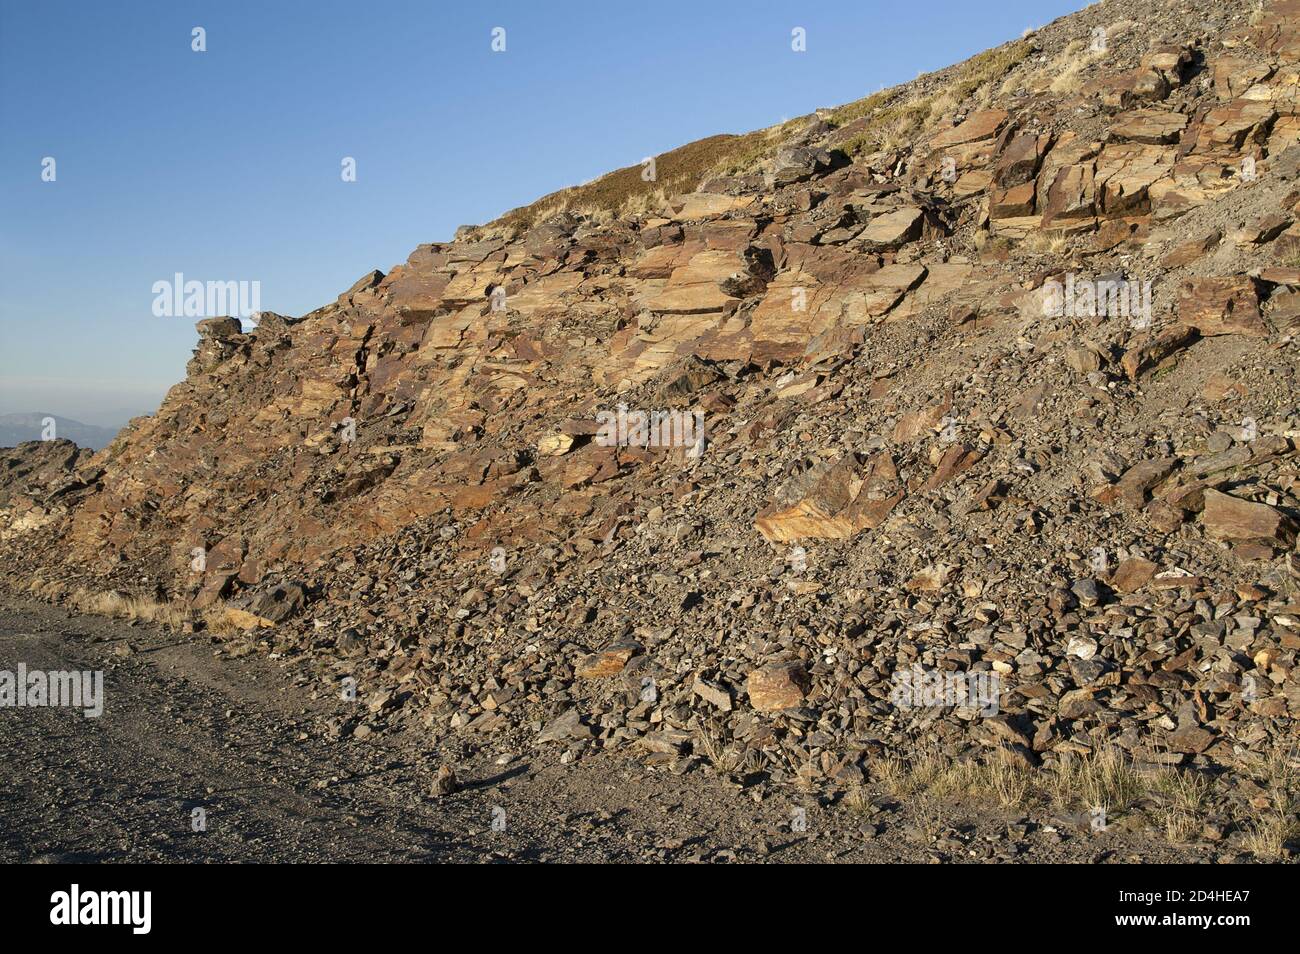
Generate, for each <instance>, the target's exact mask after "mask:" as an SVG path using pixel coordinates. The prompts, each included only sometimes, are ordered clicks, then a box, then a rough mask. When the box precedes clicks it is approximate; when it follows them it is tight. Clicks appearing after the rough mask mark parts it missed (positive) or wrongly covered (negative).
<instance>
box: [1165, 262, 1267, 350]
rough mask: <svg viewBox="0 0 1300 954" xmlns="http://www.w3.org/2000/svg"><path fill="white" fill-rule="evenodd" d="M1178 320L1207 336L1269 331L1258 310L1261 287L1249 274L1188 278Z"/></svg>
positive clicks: (1183, 287)
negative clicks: (1259, 287)
mask: <svg viewBox="0 0 1300 954" xmlns="http://www.w3.org/2000/svg"><path fill="white" fill-rule="evenodd" d="M1178 320H1179V321H1181V322H1182V323H1183V324H1186V325H1191V326H1192V327H1193V328H1195V329H1196V330H1197V331H1199V332H1200V333H1201V334H1202V335H1204V336H1207V337H1208V336H1211V335H1229V334H1237V335H1249V336H1252V337H1265V336H1267V335H1268V326H1267V325H1266V324H1264V319H1263V318H1262V317H1261V316H1260V312H1259V289H1258V287H1257V286H1256V284H1255V280H1254V279H1253V278H1251V277H1250V276H1249V275H1233V276H1230V277H1226V278H1194V279H1191V280H1190V281H1187V282H1185V283H1184V284H1183V286H1182V288H1181V289H1180V290H1179V295H1178Z"/></svg>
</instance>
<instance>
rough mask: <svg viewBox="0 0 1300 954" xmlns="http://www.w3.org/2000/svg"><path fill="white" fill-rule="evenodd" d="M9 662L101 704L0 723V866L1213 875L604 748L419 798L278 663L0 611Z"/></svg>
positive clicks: (467, 780)
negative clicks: (1100, 866) (1028, 868)
mask: <svg viewBox="0 0 1300 954" xmlns="http://www.w3.org/2000/svg"><path fill="white" fill-rule="evenodd" d="M20 663H21V664H24V665H25V666H26V668H27V670H28V671H29V672H30V671H33V670H78V671H82V670H85V671H96V670H100V671H102V672H103V680H104V682H103V698H104V708H103V713H102V715H101V716H99V717H98V718H87V717H85V716H84V715H83V713H82V712H81V711H79V710H73V709H69V708H0V751H3V753H4V758H3V759H0V861H5V862H23V861H86V862H122V861H145V862H155V861H172V862H274V861H306V862H317V861H321V862H323V861H377V862H416V861H419V862H428V861H463V862H483V861H488V862H491V861H709V862H719V861H722V862H727V861H751V862H752V861H805V862H806V861H827V860H835V861H853V860H858V861H936V860H937V861H995V860H1003V861H1009V860H1019V861H1118V862H1123V861H1131V860H1137V859H1139V858H1140V859H1142V860H1148V861H1152V860H1210V858H1209V857H1207V855H1206V854H1205V853H1204V849H1199V850H1198V849H1184V850H1182V851H1179V852H1176V851H1175V850H1174V849H1172V848H1170V847H1169V846H1167V845H1164V844H1162V843H1160V842H1158V841H1156V840H1153V839H1140V840H1137V841H1135V840H1134V836H1131V835H1129V836H1124V837H1123V838H1121V837H1120V836H1110V835H1104V836H1091V835H1089V834H1086V833H1078V832H1071V831H1068V830H1066V831H1062V830H1060V828H1059V826H1053V825H1041V824H1037V823H1036V822H1035V821H1034V820H1033V819H1026V818H1008V817H999V816H997V815H996V814H994V815H990V816H987V817H983V816H981V817H974V818H972V817H970V816H969V814H963V813H957V812H951V813H950V812H945V811H936V809H935V808H934V806H927V807H926V808H925V809H924V810H921V809H920V808H917V807H916V806H911V805H906V804H900V803H899V802H898V801H897V800H894V799H890V798H888V797H883V796H882V797H881V798H879V799H878V804H873V805H872V806H871V807H870V808H869V809H868V810H866V811H863V810H861V809H860V808H859V809H850V808H848V807H846V806H844V804H843V803H842V802H841V803H837V804H831V805H827V804H823V803H821V802H819V800H818V799H817V798H816V797H815V796H813V795H811V794H805V793H798V792H791V791H785V790H781V789H777V788H774V787H772V786H765V785H749V784H747V783H746V782H744V781H734V780H730V779H727V778H725V777H722V776H719V775H717V774H715V773H713V772H712V770H711V769H710V768H708V767H707V766H702V767H700V768H698V769H696V770H692V771H691V772H688V773H687V774H685V775H683V776H680V777H678V776H674V775H672V774H670V773H667V772H664V771H657V772H656V771H652V770H650V769H648V768H646V767H644V766H642V765H641V764H640V763H639V762H637V761H636V760H635V759H634V758H632V757H630V756H619V755H617V754H611V755H598V756H594V757H588V758H583V759H581V760H580V761H579V762H577V763H576V764H573V765H561V764H559V762H558V756H557V754H556V753H553V752H551V751H548V750H543V749H534V750H531V751H527V752H520V753H518V755H517V756H516V757H515V758H513V759H511V760H509V761H507V762H505V764H501V763H502V760H501V759H500V758H499V757H498V758H493V759H492V760H491V761H485V762H484V763H482V764H474V763H470V764H456V765H455V766H454V768H455V770H456V772H457V775H458V777H459V779H460V780H461V782H462V783H463V786H464V787H463V789H462V790H461V791H459V792H457V793H455V794H452V795H449V796H445V797H440V798H435V797H432V796H431V794H430V787H431V784H432V781H433V778H434V776H435V774H436V772H437V770H438V768H439V767H440V766H441V765H442V764H443V763H442V760H441V758H440V754H439V753H438V752H437V751H436V750H435V749H434V747H433V746H432V745H429V744H427V743H426V742H425V741H424V740H422V739H420V738H419V737H418V733H413V732H410V731H407V732H404V733H394V734H384V735H380V736H373V737H370V738H368V739H355V738H342V739H339V738H334V737H333V735H332V734H331V733H330V732H329V731H328V723H329V720H330V719H331V718H333V717H336V716H337V715H338V714H339V711H340V707H341V706H343V705H345V703H343V702H341V701H340V700H338V699H337V698H336V697H335V696H333V695H332V694H330V693H326V692H311V691H309V689H308V688H307V687H305V686H303V685H302V681H303V680H302V678H301V676H300V675H298V674H296V673H295V671H294V670H293V668H292V667H291V666H290V665H289V664H288V663H286V662H284V661H277V660H272V659H267V658H263V657H246V658H241V659H230V658H226V657H224V656H218V655H216V654H215V653H214V646H213V644H212V643H211V642H210V641H209V640H207V639H206V638H204V637H199V636H190V635H185V636H178V635H176V634H170V633H167V632H164V631H162V630H159V629H157V628H155V627H150V626H142V625H130V624H127V623H124V622H121V621H117V620H107V619H103V618H99V617H87V616H75V615H72V614H70V613H68V612H65V611H64V610H61V609H56V608H51V607H49V606H46V605H44V604H38V603H30V602H25V601H15V600H7V601H6V602H5V604H4V608H2V609H0V672H5V671H8V672H16V671H17V667H18V665H19V664H20ZM295 676H296V678H295ZM196 810H198V811H196ZM1020 824H1024V825H1025V827H1026V829H1027V831H1022V830H1020V829H1019V827H1018V825H1020ZM196 828H197V829H199V830H195V829H196ZM1053 828H1055V829H1056V830H1052V829H1053ZM1125 839H1127V840H1125Z"/></svg>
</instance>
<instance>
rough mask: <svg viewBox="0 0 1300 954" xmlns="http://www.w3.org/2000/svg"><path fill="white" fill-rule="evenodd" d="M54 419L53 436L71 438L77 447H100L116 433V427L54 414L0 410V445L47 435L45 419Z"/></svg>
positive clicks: (32, 439)
mask: <svg viewBox="0 0 1300 954" xmlns="http://www.w3.org/2000/svg"><path fill="white" fill-rule="evenodd" d="M51 418H52V419H53V420H54V433H53V436H54V437H56V438H61V439H63V440H68V441H72V442H73V443H75V444H77V445H78V446H79V447H90V448H92V449H94V450H99V449H100V448H102V447H105V446H106V445H107V444H108V443H109V441H111V440H112V439H113V438H114V437H116V436H117V432H118V428H114V427H99V426H97V425H95V424H82V423H81V422H80V421H74V420H72V419H71V418H67V417H59V416H58V415H57V414H42V413H40V412H34V413H30V414H0V447H16V446H17V445H19V444H21V443H22V442H23V441H39V440H41V439H42V438H43V437H45V436H46V432H45V422H46V420H47V419H51Z"/></svg>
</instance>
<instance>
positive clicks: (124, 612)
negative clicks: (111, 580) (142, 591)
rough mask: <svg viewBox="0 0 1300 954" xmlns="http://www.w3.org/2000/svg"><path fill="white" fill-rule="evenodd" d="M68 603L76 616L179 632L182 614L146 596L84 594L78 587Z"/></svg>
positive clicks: (175, 607)
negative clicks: (134, 621)
mask: <svg viewBox="0 0 1300 954" xmlns="http://www.w3.org/2000/svg"><path fill="white" fill-rule="evenodd" d="M67 601H68V602H69V603H70V604H71V605H72V606H73V607H75V608H76V609H77V610H78V611H79V612H82V613H89V614H90V615H92V616H109V617H112V618H114V619H127V620H138V621H140V622H142V623H154V624H156V625H159V626H163V627H165V628H167V629H180V628H181V625H182V624H183V623H184V622H185V611H184V609H183V608H182V607H180V606H179V605H177V604H175V603H162V602H159V601H158V600H156V599H153V598H151V597H147V596H132V595H129V594H126V593H120V592H118V591H117V590H96V591H91V590H87V589H86V588H85V587H78V588H77V589H75V590H73V591H72V593H71V594H70V595H69V596H68V598H67Z"/></svg>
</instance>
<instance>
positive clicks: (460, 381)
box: [0, 0, 1300, 782]
mask: <svg viewBox="0 0 1300 954" xmlns="http://www.w3.org/2000/svg"><path fill="white" fill-rule="evenodd" d="M1128 6H1131V7H1133V10H1134V11H1135V13H1134V17H1135V18H1136V19H1138V20H1139V22H1143V23H1153V24H1160V29H1162V30H1165V31H1166V35H1164V36H1156V37H1152V36H1150V35H1149V34H1148V33H1147V32H1146V31H1145V30H1141V31H1139V30H1134V29H1131V28H1119V27H1117V28H1116V29H1114V30H1113V31H1112V32H1113V35H1112V36H1111V38H1110V40H1109V42H1108V44H1107V46H1106V51H1105V52H1104V54H1098V53H1095V52H1094V53H1089V52H1088V49H1087V45H1086V44H1087V42H1088V38H1089V37H1091V36H1093V35H1094V31H1095V29H1096V28H1098V27H1101V28H1106V27H1108V26H1111V25H1112V24H1110V23H1109V22H1108V20H1107V17H1109V16H1111V15H1112V14H1111V13H1110V12H1109V11H1110V10H1111V9H1112V7H1111V5H1107V6H1105V7H1102V6H1096V7H1091V8H1089V9H1088V10H1086V11H1084V12H1082V13H1079V14H1076V15H1073V16H1070V17H1066V18H1064V19H1062V20H1060V21H1057V22H1056V23H1053V24H1051V25H1049V26H1048V27H1046V28H1044V29H1043V30H1041V31H1039V32H1037V33H1036V34H1033V35H1031V36H1029V37H1027V38H1025V39H1022V40H1020V41H1017V42H1016V43H1013V44H1008V45H1007V46H1006V47H1004V48H1002V49H1000V50H998V51H993V53H992V54H986V55H985V56H984V57H981V58H977V60H975V61H972V62H971V63H970V64H964V65H962V66H958V67H954V68H952V69H951V70H948V71H942V72H941V73H939V74H932V75H930V76H925V77H921V78H919V79H918V80H916V81H914V82H913V83H909V84H907V85H905V86H903V87H899V88H897V89H895V90H892V91H888V92H887V93H885V94H877V96H875V97H870V98H868V100H865V101H863V102H862V103H858V104H850V106H847V107H843V108H842V109H840V110H834V111H824V112H819V113H818V114H816V115H814V116H810V117H807V118H806V119H804V120H799V121H793V122H791V123H787V124H783V125H782V126H781V127H777V128H775V129H774V130H772V131H767V132H765V133H764V134H763V135H761V136H759V137H757V139H749V138H746V139H745V143H746V146H745V148H746V149H749V150H752V154H749V155H746V156H744V157H742V158H741V159H737V158H735V157H734V156H733V157H732V159H731V160H729V161H731V162H732V165H729V166H727V167H726V168H716V169H710V170H708V174H700V175H698V176H695V177H694V178H693V179H692V178H689V177H688V176H687V172H684V171H680V170H678V169H675V168H674V167H673V160H672V158H671V155H672V154H670V156H665V157H662V160H661V161H660V162H659V174H660V175H661V176H662V177H663V179H664V181H671V182H674V183H684V184H685V186H686V187H685V188H682V189H679V190H677V191H675V192H672V193H671V194H669V195H667V196H666V197H665V198H662V199H655V198H654V197H653V195H651V197H650V198H646V196H645V195H641V194H638V195H637V196H632V197H631V198H630V199H629V200H628V201H626V202H623V203H622V204H620V205H617V206H613V207H609V208H605V209H603V210H596V211H594V212H593V211H590V210H589V211H586V212H582V211H578V210H577V207H576V205H575V206H574V207H570V208H560V207H558V205H557V202H558V200H556V199H554V197H552V201H551V203H550V207H549V208H544V207H541V206H539V207H537V208H531V209H528V210H516V211H515V212H512V213H510V214H509V215H507V216H505V217H503V218H502V219H501V220H499V221H498V222H495V223H492V224H489V225H485V226H482V227H472V228H467V229H463V230H462V231H461V232H459V233H458V234H457V237H456V240H455V241H451V242H437V243H431V244H427V245H422V246H420V247H419V248H417V249H415V250H414V251H413V252H412V253H411V255H410V257H409V258H408V259H407V260H406V261H405V262H403V263H401V264H400V265H397V266H396V267H394V268H392V269H390V270H389V271H388V272H387V273H381V272H377V271H375V272H370V273H368V274H366V275H365V276H363V277H362V278H361V279H360V280H358V281H357V282H356V284H354V285H353V286H352V287H351V288H350V289H348V290H347V291H346V292H344V293H343V294H342V295H340V296H339V297H338V299H337V300H336V301H334V302H331V303H330V304H328V305H326V306H325V307H322V308H320V309H318V310H317V311H314V312H312V313H311V314H308V315H304V316H302V317H301V318H297V319H290V318H285V317H282V316H276V315H270V314H264V315H262V316H261V318H260V320H259V322H258V324H257V327H256V328H251V329H247V330H246V329H244V327H243V326H242V325H241V323H240V322H239V321H237V320H235V319H230V318H213V319H207V320H205V321H203V322H200V325H199V333H200V336H201V337H200V341H199V344H198V347H197V349H196V351H195V355H194V359H193V360H192V361H191V363H190V365H189V373H188V376H187V378H186V380H185V381H183V382H182V383H180V384H178V385H176V386H175V387H174V388H173V389H172V390H171V392H170V393H169V394H168V395H167V398H166V400H165V401H164V402H163V404H162V406H161V408H160V409H159V411H158V413H157V414H155V415H153V416H152V417H149V418H145V419H140V420H137V421H135V422H133V424H132V425H131V426H130V427H129V428H128V429H127V430H126V431H124V432H123V434H122V435H121V436H119V438H118V439H117V440H116V441H115V442H114V443H113V444H112V445H111V446H110V447H108V448H107V449H105V450H104V451H103V452H101V453H99V454H97V455H95V457H94V458H93V459H91V460H86V459H84V458H83V455H81V454H79V453H77V452H75V450H74V449H72V448H69V447H66V446H62V445H60V446H55V447H48V446H42V445H24V446H23V447H22V448H19V449H18V450H17V451H6V452H5V454H6V455H7V456H6V457H5V459H4V461H3V462H2V463H3V467H4V476H3V478H2V479H0V483H3V488H0V555H2V556H3V561H4V565H5V568H6V574H7V577H8V579H9V581H10V584H11V585H16V583H17V582H18V581H26V580H27V579H30V578H31V577H32V576H33V575H35V576H37V577H38V578H39V579H40V580H41V581H43V583H46V584H50V583H54V584H61V585H66V586H67V587H72V586H100V587H104V588H110V587H116V588H128V587H131V586H137V585H148V586H151V587H158V588H161V590H163V591H164V592H165V593H167V594H168V595H169V596H170V597H171V598H172V599H174V600H176V601H177V602H178V603H179V604H181V605H183V606H184V607H185V608H186V609H187V610H188V611H189V612H191V614H192V618H193V620H194V625H196V626H201V623H200V622H199V620H200V615H199V614H200V613H201V612H202V611H203V610H205V609H206V608H213V607H226V608H228V609H229V610H231V611H233V613H234V614H235V617H237V625H238V626H239V628H240V629H243V630H246V631H247V632H248V633H249V634H251V635H250V636H249V637H247V638H250V639H251V640H253V641H254V642H255V643H259V644H261V645H262V646H264V648H267V649H274V651H276V652H277V653H279V654H281V656H283V657H285V658H288V659H292V660H298V661H300V662H301V663H302V664H303V665H304V666H306V667H308V669H309V670H310V671H312V672H314V673H315V674H316V675H317V676H318V677H319V678H322V679H326V680H337V679H340V678H342V677H344V676H349V677H352V678H355V679H356V680H357V684H358V685H359V687H360V692H361V696H360V699H361V702H363V703H365V705H364V706H363V707H362V709H360V710H359V714H358V717H357V719H356V720H353V721H352V722H349V723H347V724H343V725H340V726H339V731H340V732H351V731H354V730H355V729H356V727H357V726H359V725H364V726H366V731H367V732H370V731H380V730H382V729H383V728H384V727H385V726H387V725H391V724H395V723H396V722H398V721H402V720H418V721H419V722H420V723H422V724H424V725H426V726H427V727H428V728H429V730H430V732H431V736H430V737H431V740H433V741H436V742H438V743H439V744H446V745H452V744H464V745H482V744H487V743H488V742H489V741H492V742H493V743H494V744H495V743H500V744H506V743H505V742H504V741H502V740H506V739H511V738H518V739H521V740H526V741H528V742H530V743H531V742H533V741H534V740H536V739H537V737H538V734H539V733H541V741H540V742H539V744H544V745H556V744H558V745H561V746H563V747H565V749H566V750H567V751H569V752H571V753H573V754H575V755H576V754H580V753H581V751H582V750H583V749H585V748H587V747H590V746H607V747H618V746H626V747H627V748H628V750H629V752H637V753H639V754H640V755H641V756H642V757H644V758H646V759H647V760H649V761H651V762H662V763H669V764H673V765H675V766H682V765H688V764H689V762H690V760H691V759H692V758H694V757H695V755H694V754H693V753H694V752H697V751H698V750H697V749H696V748H695V744H694V743H693V741H692V740H697V741H698V740H699V739H700V738H701V737H702V736H705V735H707V736H709V737H710V738H718V737H721V738H724V739H725V740H727V742H728V744H732V745H735V746H737V747H739V748H740V749H742V750H745V751H748V752H750V753H751V755H752V760H753V764H755V765H759V766H762V767H763V768H764V769H765V770H766V771H768V772H770V773H772V775H773V777H774V778H777V779H781V778H794V777H796V776H799V777H802V778H804V779H810V780H822V781H827V782H846V781H851V780H853V779H854V778H855V777H856V778H860V777H861V773H862V767H863V765H864V764H865V761H864V760H865V759H866V758H867V757H868V756H870V755H872V754H875V753H879V752H881V751H884V750H887V749H890V748H891V747H895V746H899V745H904V744H907V740H913V739H916V738H918V737H921V736H925V737H926V738H927V739H929V740H933V741H938V742H940V743H942V744H945V745H947V746H949V747H951V748H953V749H954V750H957V751H960V750H962V749H963V748H966V747H975V748H979V747H990V746H995V747H1011V748H1014V749H1016V750H1017V751H1019V752H1020V753H1021V754H1022V755H1023V756H1024V758H1026V759H1029V760H1031V761H1035V762H1037V761H1040V760H1052V759H1057V758H1061V757H1063V756H1064V755H1065V754H1066V753H1077V752H1081V751H1089V750H1092V749H1095V748H1097V747H1099V746H1105V745H1116V746H1119V747H1121V748H1122V749H1124V750H1126V751H1128V752H1130V753H1132V754H1133V755H1134V756H1135V757H1143V758H1159V759H1166V760H1172V761H1183V760H1189V759H1202V760H1221V761H1231V760H1232V759H1234V758H1236V757H1237V756H1238V755H1239V754H1240V753H1241V752H1242V751H1250V750H1257V749H1258V748H1260V747H1261V746H1263V745H1265V744H1266V743H1268V742H1269V741H1270V740H1272V739H1280V738H1284V737H1286V736H1287V735H1289V734H1290V735H1293V733H1294V731H1295V721H1294V720H1295V718H1296V716H1297V715H1300V669H1298V668H1297V667H1296V661H1297V659H1296V657H1297V653H1298V652H1300V622H1298V620H1300V605H1297V604H1298V603H1300V596H1297V594H1296V589H1295V588H1296V574H1297V572H1298V570H1300V567H1298V566H1297V555H1296V551H1295V549H1294V547H1295V526H1296V517H1297V516H1298V515H1300V511H1298V510H1297V508H1298V507H1300V470H1297V456H1296V439H1297V437H1298V436H1300V430H1297V428H1298V427H1300V417H1297V410H1296V403H1295V397H1296V395H1297V393H1300V387H1298V386H1297V381H1296V372H1297V366H1296V354H1297V339H1296V328H1297V315H1300V308H1297V304H1296V303H1297V301H1300V298H1298V297H1297V295H1298V294H1300V261H1298V260H1297V258H1296V255H1297V248H1300V243H1296V242H1295V241H1293V239H1294V235H1295V225H1294V223H1295V222H1296V220H1297V216H1298V215H1300V207H1298V203H1300V175H1298V173H1297V169H1298V168H1300V93H1298V90H1300V41H1298V40H1297V36H1298V34H1297V29H1296V24H1297V23H1300V3H1297V2H1296V0H1282V2H1273V3H1271V4H1267V5H1266V6H1265V8H1264V10H1263V12H1262V13H1257V14H1256V15H1254V16H1251V15H1250V13H1251V11H1252V9H1253V7H1254V5H1253V4H1248V3H1244V2H1240V3H1238V2H1228V3H1215V4H1208V3H1206V4H1196V5H1194V6H1195V7H1196V8H1197V11H1196V14H1195V16H1191V15H1190V14H1189V15H1188V16H1187V17H1182V16H1181V15H1170V11H1169V9H1168V5H1167V4H1161V3H1157V2H1154V0H1152V2H1135V3H1131V4H1129V5H1128ZM1121 26H1122V25H1121ZM755 143H757V145H755ZM715 146H716V148H722V147H723V146H725V147H726V148H728V149H735V148H738V147H736V146H735V145H734V143H731V140H727V142H726V143H723V144H722V145H717V144H714V143H712V142H711V141H710V148H714V147H715ZM759 147H761V148H759ZM623 172H626V170H624V171H623ZM620 175H622V173H616V174H614V176H615V177H617V176H620ZM684 177H686V178H684ZM625 178H630V179H633V180H636V181H641V180H639V179H638V178H637V177H635V176H630V177H629V176H624V177H623V178H611V179H610V180H609V182H607V183H605V185H606V186H609V184H610V183H613V182H622V181H623V180H624V179H625ZM602 194H603V193H602ZM563 197H564V196H563V194H561V195H560V199H563ZM235 617H231V616H229V615H228V616H227V617H226V618H227V619H232V618H235ZM1071 647H1073V649H1071ZM1081 647H1082V648H1081ZM1260 660H1263V662H1260ZM916 667H920V668H921V669H922V670H924V671H926V672H938V673H949V674H952V673H959V674H983V675H984V676H988V677H990V679H991V680H992V682H985V683H981V685H989V684H992V685H996V686H998V687H999V688H998V690H997V694H996V698H995V699H993V700H992V701H991V702H990V701H989V700H987V699H985V700H981V702H980V705H978V706H971V705H969V704H967V703H966V702H961V701H949V702H945V701H943V700H942V699H940V700H939V701H938V702H934V701H933V700H931V702H930V703H927V704H925V705H903V704H900V703H899V700H898V697H897V694H896V692H895V690H896V688H897V685H898V678H897V677H898V674H899V673H904V672H911V671H915V669H916ZM993 677H996V679H993ZM1247 687H1249V688H1247ZM1189 703H1190V704H1191V705H1192V710H1191V711H1192V716H1191V717H1190V719H1191V721H1188V720H1189V717H1188V716H1187V710H1186V708H1185V706H1186V705H1187V704H1189ZM990 708H993V709H996V710H997V711H998V712H1000V717H999V719H998V720H996V721H994V720H990V718H989V717H988V716H989V712H988V710H989V709H990ZM543 730H544V731H543Z"/></svg>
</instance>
